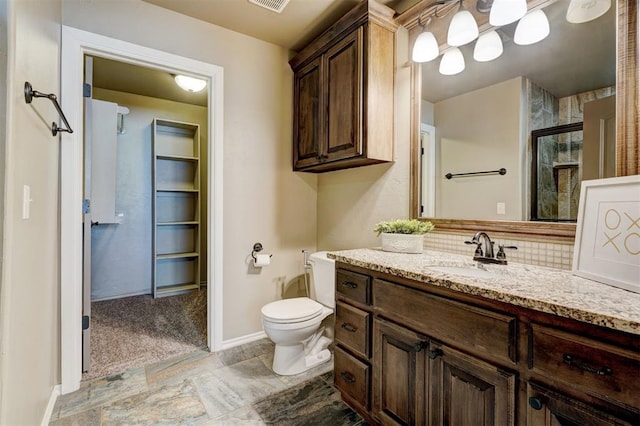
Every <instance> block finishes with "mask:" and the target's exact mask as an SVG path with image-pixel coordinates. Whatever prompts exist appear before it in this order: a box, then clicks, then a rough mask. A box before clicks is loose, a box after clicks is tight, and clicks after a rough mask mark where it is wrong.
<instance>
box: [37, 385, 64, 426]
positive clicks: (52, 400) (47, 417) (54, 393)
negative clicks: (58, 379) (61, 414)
mask: <svg viewBox="0 0 640 426" xmlns="http://www.w3.org/2000/svg"><path fill="white" fill-rule="evenodd" d="M60 389H61V386H60V385H55V386H54V387H53V389H51V395H50V396H49V402H48V403H47V409H46V410H45V412H44V416H43V417H42V423H41V425H42V426H47V425H48V424H49V422H50V421H51V415H52V414H53V407H55V405H56V400H57V399H58V397H59V396H60Z"/></svg>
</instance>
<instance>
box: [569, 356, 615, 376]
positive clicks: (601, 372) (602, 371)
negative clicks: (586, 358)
mask: <svg viewBox="0 0 640 426" xmlns="http://www.w3.org/2000/svg"><path fill="white" fill-rule="evenodd" d="M562 360H563V361H564V363H565V364H567V365H569V366H571V367H575V368H579V369H580V370H583V371H586V372H589V373H593V374H597V375H598V376H613V370H612V369H610V368H609V367H602V368H597V367H593V366H591V365H588V364H585V363H583V362H579V361H577V360H575V359H574V357H573V355H570V354H563V355H562Z"/></svg>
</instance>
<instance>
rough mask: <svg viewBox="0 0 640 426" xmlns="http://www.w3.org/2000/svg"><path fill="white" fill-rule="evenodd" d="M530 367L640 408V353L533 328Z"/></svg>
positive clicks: (598, 394)
mask: <svg viewBox="0 0 640 426" xmlns="http://www.w3.org/2000/svg"><path fill="white" fill-rule="evenodd" d="M532 329H533V330H532V340H533V341H532V349H531V359H530V360H529V366H530V367H531V368H532V369H533V370H534V371H535V372H538V373H540V374H543V375H545V376H548V377H553V378H555V379H557V380H562V381H564V382H566V383H568V384H570V385H573V386H576V387H578V388H580V390H582V391H585V392H588V393H591V394H595V395H596V396H598V397H601V398H603V399H605V400H609V401H613V402H622V403H624V404H628V405H630V406H632V407H640V380H639V378H640V354H638V353H634V352H631V351H627V350H624V349H622V348H618V347H615V346H611V345H608V344H605V343H599V342H597V341H595V340H591V339H587V338H584V337H580V336H577V335H574V334H569V333H566V332H563V331H559V330H555V329H551V328H548V327H543V326H540V325H535V324H534V325H532Z"/></svg>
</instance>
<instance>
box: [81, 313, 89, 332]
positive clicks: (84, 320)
mask: <svg viewBox="0 0 640 426" xmlns="http://www.w3.org/2000/svg"><path fill="white" fill-rule="evenodd" d="M82 329H83V330H88V329H89V315H83V316H82Z"/></svg>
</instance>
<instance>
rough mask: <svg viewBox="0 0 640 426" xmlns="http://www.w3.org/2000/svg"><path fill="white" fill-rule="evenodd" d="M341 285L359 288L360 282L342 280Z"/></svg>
mask: <svg viewBox="0 0 640 426" xmlns="http://www.w3.org/2000/svg"><path fill="white" fill-rule="evenodd" d="M340 285H341V286H342V287H347V288H358V284H356V283H352V282H351V281H342V283H340Z"/></svg>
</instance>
